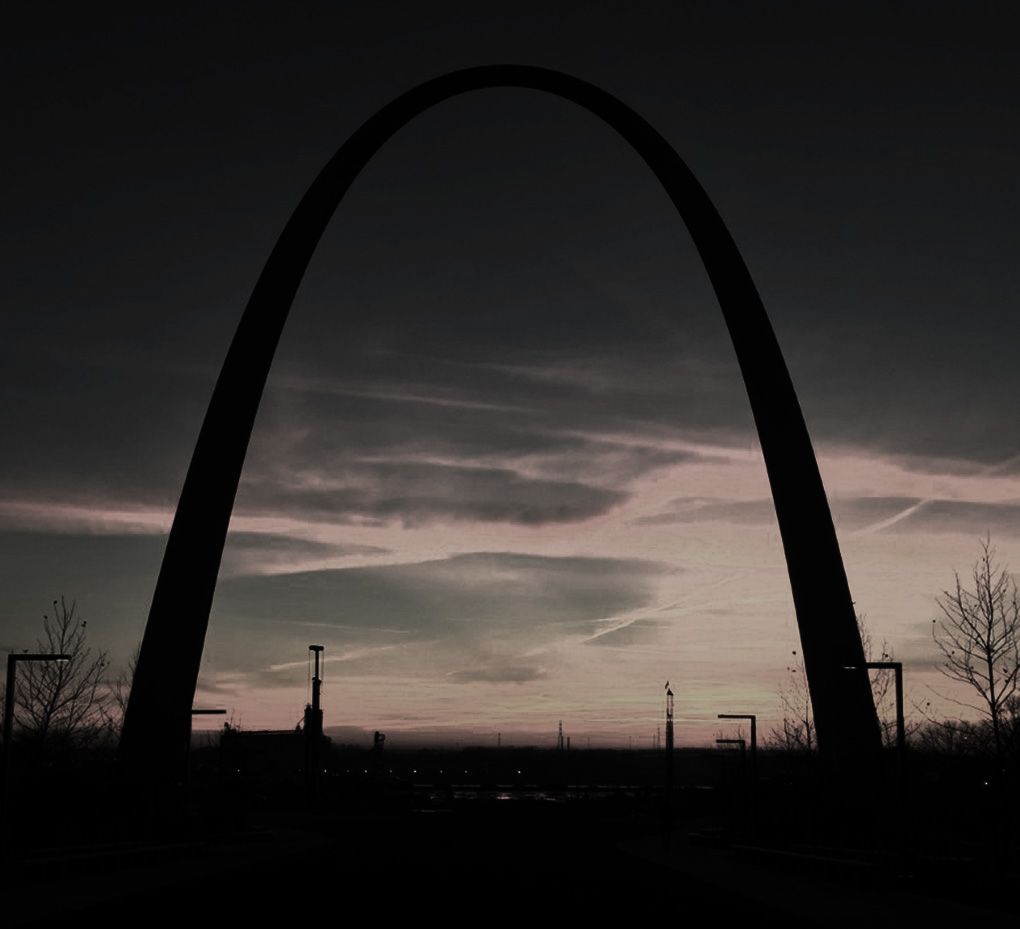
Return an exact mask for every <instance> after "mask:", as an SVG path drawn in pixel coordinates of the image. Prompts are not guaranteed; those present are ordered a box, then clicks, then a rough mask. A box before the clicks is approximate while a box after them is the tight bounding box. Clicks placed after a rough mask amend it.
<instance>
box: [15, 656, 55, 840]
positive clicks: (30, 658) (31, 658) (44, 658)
mask: <svg viewBox="0 0 1020 929" xmlns="http://www.w3.org/2000/svg"><path fill="white" fill-rule="evenodd" d="M70 660H71V656H70V655H53V654H48V653H45V652H22V653H21V654H20V655H19V654H17V653H16V652H10V653H9V654H8V655H7V689H6V690H5V692H4V767H3V773H2V775H0V776H2V778H3V782H2V783H0V850H2V851H6V850H7V794H8V790H9V789H10V783H11V743H12V742H13V741H14V739H13V735H14V695H15V687H14V680H15V677H16V675H17V673H18V671H17V669H18V662H19V661H70Z"/></svg>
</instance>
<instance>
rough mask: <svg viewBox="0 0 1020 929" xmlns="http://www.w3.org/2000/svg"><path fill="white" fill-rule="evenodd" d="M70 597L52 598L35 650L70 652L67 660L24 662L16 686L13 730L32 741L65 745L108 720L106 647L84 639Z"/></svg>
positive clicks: (83, 629) (101, 728) (85, 736)
mask: <svg viewBox="0 0 1020 929" xmlns="http://www.w3.org/2000/svg"><path fill="white" fill-rule="evenodd" d="M74 609H75V603H74V601H72V602H71V605H70V607H68V605H67V603H66V602H65V600H64V598H63V597H61V598H60V600H59V601H58V600H54V601H53V616H52V617H51V616H48V615H44V616H43V634H42V636H41V637H40V638H38V639H36V648H35V651H37V652H40V653H44V654H51V655H69V656H70V657H69V659H68V660H67V661H40V662H35V661H33V662H24V663H23V664H21V665H20V666H19V668H18V679H17V682H16V692H15V715H16V717H17V730H16V731H17V732H19V733H20V734H21V737H22V738H24V739H25V740H26V741H31V742H33V743H35V744H36V745H37V746H39V747H42V746H43V745H47V746H50V747H66V746H68V745H71V744H74V743H81V742H82V741H83V740H91V739H93V738H95V737H97V736H99V735H100V734H101V733H102V732H103V731H104V730H105V729H106V728H107V724H108V722H109V716H108V714H107V712H106V707H105V705H104V698H105V687H104V685H103V672H104V669H105V668H106V665H107V661H106V652H105V651H100V652H95V653H94V652H93V650H92V647H91V646H90V645H89V644H88V640H87V633H86V627H87V625H88V623H87V622H86V621H85V620H81V619H80V618H79V617H76V616H75V615H74Z"/></svg>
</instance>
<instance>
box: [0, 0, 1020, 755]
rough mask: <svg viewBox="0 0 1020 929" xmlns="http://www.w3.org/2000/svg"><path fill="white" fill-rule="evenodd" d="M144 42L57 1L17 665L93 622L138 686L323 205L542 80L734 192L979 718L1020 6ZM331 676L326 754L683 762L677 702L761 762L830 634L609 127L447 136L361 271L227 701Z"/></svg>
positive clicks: (915, 668)
mask: <svg viewBox="0 0 1020 929" xmlns="http://www.w3.org/2000/svg"><path fill="white" fill-rule="evenodd" d="M549 6H553V7H554V9H549V8H547V7H549ZM137 7H138V8H137V9H135V10H133V11H127V10H125V9H124V5H123V4H103V3H98V4H92V5H88V7H87V8H86V7H82V6H81V5H78V4H62V3H54V4H46V5H45V6H43V5H32V8H31V9H23V10H20V11H18V12H16V13H14V14H12V16H11V22H10V24H9V25H10V28H6V29H5V31H4V36H3V38H2V39H0V42H2V43H3V48H2V58H0V61H2V64H0V67H2V69H3V73H2V80H0V88H2V89H0V94H2V95H3V100H2V103H3V110H2V111H3V113H4V119H5V122H6V127H5V128H6V131H5V133H4V135H5V143H4V145H3V147H2V149H0V160H2V162H3V170H2V172H0V185H2V203H3V212H4V220H5V221H4V223H3V224H2V233H0V234H2V235H3V243H2V254H3V256H4V260H3V266H4V273H3V275H2V278H0V306H2V307H3V321H4V338H3V339H2V340H0V435H2V436H3V447H4V454H3V456H2V457H0V646H2V647H3V648H4V649H17V650H20V649H23V648H27V647H30V646H33V645H34V640H35V637H36V636H37V635H39V634H40V632H41V617H42V614H43V613H45V612H46V611H47V609H48V604H50V603H51V602H52V600H53V599H54V598H58V597H60V596H64V597H66V598H67V599H68V600H69V601H70V600H75V601H76V603H77V610H78V611H79V612H80V614H81V615H82V616H83V617H84V618H86V619H87V620H88V622H89V626H88V628H89V631H90V633H91V640H92V642H93V644H94V645H95V647H96V648H105V649H107V650H108V652H109V657H110V662H111V665H110V667H111V676H114V675H115V673H119V671H120V670H121V669H123V668H124V667H125V666H126V663H127V661H128V660H129V658H130V655H131V653H132V651H133V650H134V648H135V646H136V644H137V643H138V641H139V640H140V638H141V635H142V631H143V628H144V623H145V619H146V616H147V612H148V607H149V602H150V600H151V596H152V590H153V587H154V585H155V580H156V575H157V572H158V570H159V562H160V558H161V556H162V551H163V548H164V546H165V542H166V534H167V532H168V530H169V526H170V522H171V520H172V518H173V513H174V508H175V506H176V501H177V496H178V494H179V492H180V488H181V485H182V483H183V480H184V475H185V472H186V469H187V466H188V462H189V459H190V455H191V451H192V449H193V447H194V442H195V440H196V438H197V436H198V431H199V427H200V425H201V421H202V416H203V414H204V410H205V407H206V404H207V403H208V400H209V397H210V395H211V392H212V388H213V385H214V383H215V379H216V376H217V373H218V370H219V366H220V364H221V363H222V360H223V357H224V355H225V353H226V350H227V347H228V345H229V342H230V338H231V336H232V334H233V331H234V328H235V327H236V325H237V323H238V321H239V319H240V315H241V313H242V311H243V309H244V305H245V303H246V301H247V297H248V295H249V293H250V291H251V288H252V287H253V285H254V282H255V280H256V278H257V276H258V274H259V272H260V271H261V268H262V265H263V263H264V261H265V259H266V257H267V256H268V254H269V251H270V250H271V248H272V246H273V244H274V242H275V240H276V237H277V236H278V235H279V233H280V231H281V229H282V228H283V225H284V224H285V222H286V220H287V218H288V217H289V215H290V212H291V211H292V210H293V208H294V207H295V205H296V204H297V202H298V200H299V198H300V197H301V195H302V194H303V193H304V191H305V189H306V188H307V186H308V185H309V184H310V183H311V181H312V179H313V178H314V177H315V175H316V173H317V172H318V171H319V170H320V168H321V167H322V165H323V164H324V163H325V162H326V160H327V159H328V158H329V157H330V156H331V155H332V153H333V152H334V151H335V150H336V148H338V147H339V145H340V144H341V143H342V142H343V141H344V140H345V139H346V138H347V137H348V136H349V135H350V134H351V133H352V132H353V131H354V130H355V129H356V128H357V127H358V126H359V125H360V124H361V123H362V122H363V121H364V120H366V119H368V118H369V117H370V116H371V115H372V114H373V113H374V112H375V111H376V110H377V109H378V108H379V107H381V106H383V105H384V104H386V103H387V102H389V101H390V100H391V99H392V98H393V97H395V96H397V95H398V94H400V93H402V92H404V91H405V90H408V89H410V88H411V87H412V86H414V85H416V84H418V83H420V82H422V81H424V80H427V79H429V78H432V77H435V76H438V75H440V74H444V73H447V72H449V71H453V70H456V69H459V68H464V67H470V66H474V65H482V64H493V63H508V64H527V65H537V66H542V67H548V68H553V69H556V70H560V71H564V72H567V73H570V74H573V75H575V76H577V77H580V78H582V79H584V80H587V81H590V82H592V83H594V84H596V85H598V86H599V87H601V88H603V89H604V90H606V91H608V92H610V93H612V94H614V95H615V96H617V97H618V98H620V99H621V100H622V101H623V102H625V103H627V104H628V105H630V106H631V107H632V108H634V109H635V110H636V111H637V112H638V113H640V114H641V115H642V116H644V117H645V118H646V119H647V120H649V121H650V122H651V123H652V125H653V126H655V127H656V128H657V129H658V130H659V131H660V132H661V133H662V134H663V135H664V136H665V137H666V138H667V139H668V140H669V141H670V143H671V144H672V145H673V146H674V147H675V148H676V149H677V151H678V152H679V154H680V155H681V157H683V158H684V159H685V160H686V162H687V163H688V165H689V166H690V167H691V168H692V170H693V171H694V173H695V175H696V176H697V177H698V178H699V180H700V181H701V183H702V185H703V186H704V187H705V189H706V191H707V192H708V194H709V196H710V197H711V198H712V200H713V201H714V203H715V204H716V206H717V208H718V210H719V212H720V214H721V215H722V217H723V219H724V221H725V222H726V223H727V225H728V226H729V229H730V231H731V233H732V235H733V237H734V239H735V241H736V243H737V246H738V248H739V249H740V251H741V253H742V254H743V256H744V259H745V261H746V263H747V265H748V267H749V269H750V272H751V275H752V277H753V278H754V280H755V282H756V284H757V286H758V288H759V291H760V292H761V295H762V298H763V300H764V304H765V307H766V309H767V311H768V313H769V315H770V317H771V319H772V323H773V326H774V328H775V330H776V332H777V336H778V338H779V342H780V345H781V346H782V349H783V352H784V354H785V357H786V360H787V364H788V366H789V368H790V372H791V375H792V378H793V382H794V385H795V387H796V389H797V391H798V395H799V397H800V402H801V405H802V408H803V411H804V414H805V418H806V421H807V424H808V429H809V431H810V433H811V436H812V441H813V443H814V446H815V450H816V453H817V455H818V458H819V464H820V468H821V471H822V476H823V480H824V481H825V485H826V490H827V493H828V496H829V500H830V504H831V507H832V511H833V517H834V520H835V524H836V529H837V535H838V537H839V541H840V545H841V548H842V552H843V558H844V562H845V565H846V570H847V575H848V578H849V581H850V587H851V592H852V594H853V597H854V600H855V603H856V606H857V609H858V611H859V612H860V613H861V614H863V615H864V616H865V617H866V622H867V625H868V627H869V629H870V631H871V634H872V636H873V638H874V639H875V640H876V642H877V643H881V642H882V641H885V642H886V643H887V646H888V647H889V648H891V650H892V651H893V652H894V653H895V656H896V657H897V658H898V659H901V660H902V661H904V663H905V676H906V689H907V696H908V710H909V711H910V712H911V713H912V714H914V715H915V717H916V716H917V714H918V713H919V712H920V709H919V708H924V707H925V706H926V705H927V704H928V703H931V704H932V707H931V708H929V712H936V711H937V712H939V713H945V714H950V715H957V714H960V713H967V712H969V711H966V710H964V709H961V708H960V707H958V706H956V705H954V704H952V703H948V702H946V699H945V698H951V699H957V700H960V699H964V700H967V699H969V696H968V695H967V694H966V692H964V691H959V690H957V689H954V688H953V687H951V686H950V685H949V684H948V682H945V681H944V680H943V679H942V678H941V677H940V676H939V674H938V672H937V668H936V661H937V653H936V650H935V648H934V645H933V643H932V621H933V619H935V618H936V617H937V615H938V611H937V605H936V602H935V597H936V596H937V595H938V594H939V592H940V591H941V590H943V589H944V588H946V587H949V586H952V585H953V583H954V571H959V572H960V574H961V575H962V576H963V578H964V579H966V578H967V577H968V576H969V573H970V569H971V565H972V564H973V562H974V561H975V560H976V559H977V557H978V555H979V554H980V540H981V539H982V538H985V537H986V536H990V537H991V540H992V544H993V545H994V547H995V548H996V551H997V556H998V560H999V561H1000V562H1001V563H1002V564H1003V565H1006V566H1012V567H1013V568H1015V569H1016V570H1020V519H1018V517H1020V408H1018V406H1017V404H1016V402H1015V398H1016V396H1017V395H1018V393H1020V366H1018V365H1017V364H1016V362H1015V359H1014V355H1015V346H1017V345H1018V344H1020V319H1018V317H1017V313H1016V294H1017V293H1018V291H1020V287H1018V285H1020V263H1018V262H1016V260H1015V257H1014V247H1015V241H1016V224H1017V217H1018V214H1020V185H1018V184H1017V183H1016V176H1015V166H1016V165H1017V164H1018V163H1020V120H1018V119H1017V118H1016V101H1017V100H1018V99H1020V65H1018V64H1017V61H1016V55H1015V47H1014V41H1013V40H1014V36H1015V35H1016V27H1017V25H1018V22H1017V20H1018V18H1020V14H1018V13H1017V12H1016V10H1015V8H1014V7H1013V6H1012V5H1011V4H1006V3H982V2H976V3H968V4H966V5H964V4H960V3H945V2H931V3H923V4H922V3H904V2H898V0H893V2H883V3H870V2H853V3H826V4H817V3H793V2H785V0H781V2H776V3H769V4H763V3H749V2H727V3H707V2H706V3H683V2H679V3H678V2H672V3H654V2H640V0H639V2H635V3H632V4H628V5H626V9H623V5H622V4H612V5H609V4H605V5H599V4H592V3H583V4H582V3H571V2H567V3H558V4H554V5H549V4H529V3H527V2H518V3H514V4H505V5H501V4H485V5H481V4H449V3H442V2H437V3H433V4H428V5H419V4H401V3H396V4H387V5H377V4H338V3H337V4H331V3H299V2H290V3H265V2H247V3H203V4H198V3H187V2H178V3H176V4H174V5H173V8H172V9H171V8H170V7H169V6H166V7H165V8H162V9H163V11H162V12H161V7H160V5H158V4H144V5H137ZM5 18H6V17H5ZM310 644H321V645H323V646H325V662H326V663H325V673H324V679H325V686H324V694H323V707H324V711H325V724H326V726H327V728H328V727H348V729H347V730H346V732H347V734H348V735H351V733H353V732H354V731H355V730H363V731H364V732H367V733H371V731H372V730H376V729H378V730H382V731H384V732H386V733H387V735H388V742H387V744H392V745H397V744H400V743H401V741H403V742H404V743H409V742H411V741H413V740H427V739H438V740H445V741H449V742H458V743H463V744H466V743H472V742H474V743H479V744H494V743H495V741H496V738H497V734H498V733H499V734H502V741H503V744H507V743H509V742H513V741H518V742H524V741H529V742H533V743H536V744H547V745H552V744H554V743H555V739H556V733H557V726H558V723H559V721H560V720H562V721H563V729H564V734H565V735H567V736H570V737H571V738H572V740H573V744H577V745H585V744H591V745H592V746H593V747H595V746H600V747H601V746H606V745H633V746H635V747H638V746H645V747H647V746H650V745H651V744H652V739H653V737H654V734H655V731H656V728H657V727H658V726H661V725H662V713H663V693H664V684H665V682H666V681H667V680H669V681H670V682H671V686H672V689H673V691H674V693H675V694H676V718H677V740H678V742H680V743H682V744H694V745H698V744H706V743H709V742H711V740H712V739H714V738H715V737H716V736H718V735H724V736H729V735H732V732H731V731H730V729H728V728H726V725H724V724H721V723H720V722H719V721H717V719H716V716H717V714H718V713H752V712H753V713H757V714H758V715H759V717H760V719H761V722H760V726H761V727H763V730H764V731H767V730H768V728H769V726H770V725H772V724H774V722H775V720H776V717H777V716H778V713H779V698H778V689H779V687H780V686H781V685H785V684H788V682H789V680H790V671H789V669H790V668H791V667H795V666H796V664H797V661H798V658H797V655H796V654H795V653H796V652H798V651H799V643H798V637H797V625H796V618H795V615H794V611H793V604H792V598H791V595H790V589H789V582H788V579H787V576H786V570H785V563H784V559H783V552H782V544H781V540H780V538H779V534H778V528H777V524H776V521H775V514H774V510H773V506H772V502H771V496H770V493H769V487H768V480H767V477H766V474H765V470H764V465H763V463H762V458H761V453H760V449H759V447H758V443H757V439H756V436H755V432H754V425H753V421H752V419H751V414H750V408H749V405H748V402H747V398H746V394H745V392H744V388H743V385H742V382H741V380H740V375H739V371H738V369H737V366H736V362H735V357H734V354H733V350H732V347H731V345H730V343H729V340H728V336H727V334H726V331H725V327H724V325H723V322H722V317H721V314H720V312H719V309H718V306H717V304H716V302H715V298H714V295H713V293H712V291H711V288H710V286H709V284H708V281H707V278H706V275H705V273H704V271H703V269H702V268H701V266H700V263H699V260H698V258H697V256H696V254H695V253H694V250H693V247H692V245H691V243H690V240H689V238H688V236H687V233H686V230H685V229H684V227H683V224H682V222H681V221H680V219H679V217H678V216H677V215H676V213H675V211H674V210H673V208H672V206H671V205H670V204H669V202H668V200H667V199H666V197H665V195H664V193H663V192H662V190H661V189H660V188H659V186H658V183H657V181H656V180H655V179H654V177H653V176H652V175H651V173H650V172H649V171H648V170H647V168H645V166H644V165H643V164H642V163H641V162H640V160H639V159H638V158H637V156H636V155H635V154H634V153H633V152H632V151H631V150H630V149H629V147H628V146H627V145H626V144H625V143H624V142H623V141H622V140H621V139H619V138H618V137H616V136H615V135H614V133H613V132H612V130H610V129H608V128H607V127H606V126H604V125H602V124H601V123H600V122H599V121H598V120H597V119H595V118H594V117H592V116H590V115H589V114H587V113H585V112H583V111H581V110H579V109H577V108H576V107H573V106H572V105H570V104H568V103H566V102H564V101H561V100H558V99H556V98H553V97H550V96H548V95H543V94H541V93H538V92H535V91H525V90H512V89H503V90H488V91H479V92H475V93H472V94H468V95H464V96H462V97H459V98H457V99H455V100H451V101H447V102H446V103H443V104H441V105H439V106H437V107H435V108H434V109H433V110H430V111H429V112H427V113H425V114H423V115H422V116H420V117H418V118H417V119H416V120H415V121H414V122H412V123H411V124H410V125H408V126H407V127H405V128H404V129H403V130H401V131H400V132H399V133H398V135H397V136H396V137H394V138H393V139H392V140H391V141H390V142H389V143H388V144H387V145H386V146H385V147H384V148H383V150H382V151H381V152H380V153H379V155H378V156H377V157H376V158H375V159H374V160H373V161H372V163H371V164H370V165H369V166H368V167H367V168H366V169H365V171H364V172H363V173H362V175H361V176H360V177H359V178H358V180H357V181H356V183H355V185H354V187H353V188H352V189H351V191H350V192H349V194H348V196H347V197H346V198H345V200H344V201H343V203H342V204H341V207H340V209H339V210H338V212H337V214H336V216H335V217H334V220H333V222H332V224H331V225H330V227H329V229H328V231H327V233H326V235H325V237H324V238H323V241H322V242H321V244H320V246H319V248H318V250H317V252H316V255H315V258H314V259H313V262H312V264H311V266H310V268H309V271H308V274H307V275H306V277H305V279H304V282H303V284H302V286H301V289H300V290H299V293H298V297H297V300H296V302H295V304H294V308H293V311H292V313H291V317H290V320H289V322H288V325H287V328H286V330H285V332H284V336H283V340H282V342H281V345H280V348H279V351H278V353H277V356H276V359H275V362H274V367H273V371H272V373H271V375H270V381H269V384H268V386H267V389H266V393H265V395H264V398H263V402H262V406H261V409H260V413H259V418H258V421H257V423H256V428H255V433H254V436H253V439H252V443H251V446H250V449H249V453H248V458H247V461H246V465H245V470H244V473H243V475H242V479H241V487H240V490H239V493H238V497H237V501H236V505H235V509H234V516H233V521H232V523H231V533H230V536H229V538H228V542H227V548H226V551H225V553H224V560H223V566H222V569H221V572H220V579H219V583H218V586H217V593H216V598H215V602H214V606H213V611H212V615H211V620H210V627H209V634H208V637H207V640H206V649H205V653H204V656H203V663H202V670H201V676H200V680H199V688H198V693H197V694H196V705H197V706H201V707H218V708H222V709H225V710H227V711H228V713H229V714H230V717H231V718H232V719H234V721H235V722H237V723H239V724H241V725H243V726H245V727H246V728H252V729H262V728H289V727H292V726H293V725H295V723H296V722H297V721H298V719H299V718H300V716H301V713H302V710H303V707H304V704H305V702H306V701H307V700H308V699H309V684H308V679H309V666H308V654H309V653H308V645H310ZM939 694H941V696H938V695H939ZM216 724H217V723H216V722H215V721H212V722H208V723H204V724H201V725H209V726H213V725H216Z"/></svg>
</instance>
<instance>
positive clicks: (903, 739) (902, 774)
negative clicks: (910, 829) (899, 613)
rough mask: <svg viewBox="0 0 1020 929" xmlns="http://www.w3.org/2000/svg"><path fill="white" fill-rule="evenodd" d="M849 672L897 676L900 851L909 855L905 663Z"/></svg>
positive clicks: (852, 668) (877, 663)
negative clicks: (904, 701) (904, 715)
mask: <svg viewBox="0 0 1020 929" xmlns="http://www.w3.org/2000/svg"><path fill="white" fill-rule="evenodd" d="M843 667H844V668H845V669H846V670H847V671H855V670H857V669H858V668H867V669H868V670H873V669H874V670H879V671H892V672H894V674H895V686H896V769H897V770H896V781H897V785H896V786H897V790H896V793H897V797H896V799H897V806H898V807H899V816H898V819H899V823H898V825H899V833H900V850H901V853H902V854H903V855H904V856H906V853H907V799H906V798H907V787H906V768H905V755H906V751H907V736H906V726H905V725H904V722H903V662H902V661H865V662H864V664H861V665H844V666H843Z"/></svg>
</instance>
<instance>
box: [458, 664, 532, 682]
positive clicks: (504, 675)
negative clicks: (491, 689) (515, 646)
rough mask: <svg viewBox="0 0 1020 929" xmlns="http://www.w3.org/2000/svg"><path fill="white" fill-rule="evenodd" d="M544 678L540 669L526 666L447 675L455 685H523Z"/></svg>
mask: <svg viewBox="0 0 1020 929" xmlns="http://www.w3.org/2000/svg"><path fill="white" fill-rule="evenodd" d="M545 677H546V673H545V671H544V670H543V669H542V668H540V667H538V666H537V665H526V664H501V665H489V666H487V667H482V668H470V669H464V670H460V671H452V672H451V673H450V674H448V675H447V678H448V679H449V680H451V681H453V682H454V683H455V684H473V683H475V682H477V681H485V682H488V683H492V684H502V683H514V684H523V683H525V682H526V681H540V680H543V679H544V678H545Z"/></svg>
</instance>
